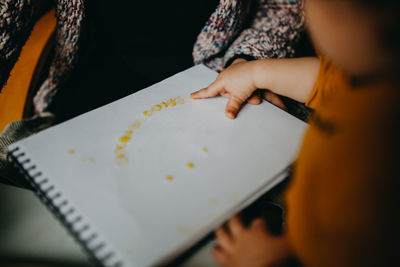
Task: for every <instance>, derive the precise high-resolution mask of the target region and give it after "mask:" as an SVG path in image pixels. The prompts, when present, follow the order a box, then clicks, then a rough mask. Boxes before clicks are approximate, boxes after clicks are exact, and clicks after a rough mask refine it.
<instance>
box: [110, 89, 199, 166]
mask: <svg viewBox="0 0 400 267" xmlns="http://www.w3.org/2000/svg"><path fill="white" fill-rule="evenodd" d="M190 101H191V99H190V97H186V98H183V97H181V96H177V97H176V98H170V99H168V100H167V101H162V102H161V103H160V104H156V105H153V106H151V107H150V108H149V109H148V110H145V111H143V112H142V113H143V115H144V116H145V117H144V118H142V119H137V120H135V122H134V123H132V124H130V125H128V130H127V131H125V134H124V136H122V137H120V138H119V143H118V144H116V147H115V151H114V153H115V158H116V161H117V163H118V164H119V165H123V164H125V163H127V162H128V157H127V156H126V147H127V143H128V142H129V141H130V140H131V137H132V135H133V134H134V131H135V130H137V129H138V128H140V126H141V125H142V124H143V123H145V122H146V120H147V118H148V117H151V116H153V115H155V113H157V112H160V111H163V110H165V109H166V108H168V107H171V106H176V105H177V104H184V103H185V102H190ZM138 152H142V151H138ZM188 167H189V168H194V164H193V163H190V164H188Z"/></svg>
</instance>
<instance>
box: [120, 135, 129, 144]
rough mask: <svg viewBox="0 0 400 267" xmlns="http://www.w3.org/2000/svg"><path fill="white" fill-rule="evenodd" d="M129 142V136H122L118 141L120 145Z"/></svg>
mask: <svg viewBox="0 0 400 267" xmlns="http://www.w3.org/2000/svg"><path fill="white" fill-rule="evenodd" d="M129 140H131V137H130V136H126V135H125V136H122V137H121V138H120V139H119V141H121V142H122V143H126V142H128V141H129Z"/></svg>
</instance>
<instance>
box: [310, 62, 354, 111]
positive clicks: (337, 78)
mask: <svg viewBox="0 0 400 267" xmlns="http://www.w3.org/2000/svg"><path fill="white" fill-rule="evenodd" d="M319 59H320V67H319V73H318V78H317V81H316V82H315V85H314V88H313V90H312V91H311V95H310V97H309V99H308V100H307V101H306V103H305V105H306V106H307V107H309V108H312V109H316V108H317V107H318V106H319V105H320V104H321V102H323V101H324V100H325V99H327V98H329V96H330V95H331V94H332V93H334V91H335V90H336V89H337V87H338V86H343V85H345V84H346V83H347V82H346V81H345V80H344V74H343V72H342V71H341V70H340V69H339V68H337V67H336V66H335V65H333V64H332V62H331V61H330V60H329V59H328V58H326V57H321V56H320V57H319Z"/></svg>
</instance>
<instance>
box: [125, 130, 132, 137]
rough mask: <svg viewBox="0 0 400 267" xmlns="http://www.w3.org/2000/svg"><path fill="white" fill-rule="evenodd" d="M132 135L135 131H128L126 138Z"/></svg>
mask: <svg viewBox="0 0 400 267" xmlns="http://www.w3.org/2000/svg"><path fill="white" fill-rule="evenodd" d="M132 134H133V131H126V132H125V135H126V136H130V135H132Z"/></svg>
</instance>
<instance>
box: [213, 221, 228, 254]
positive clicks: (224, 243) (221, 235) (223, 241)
mask: <svg viewBox="0 0 400 267" xmlns="http://www.w3.org/2000/svg"><path fill="white" fill-rule="evenodd" d="M215 237H216V239H217V241H218V245H220V246H221V247H222V248H223V249H230V248H231V245H232V238H231V236H230V235H229V234H228V233H227V232H226V230H225V229H224V227H222V226H221V227H220V228H218V229H217V231H215Z"/></svg>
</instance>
